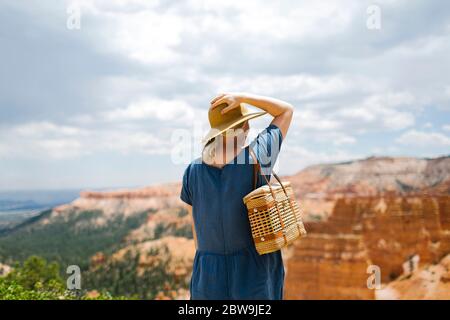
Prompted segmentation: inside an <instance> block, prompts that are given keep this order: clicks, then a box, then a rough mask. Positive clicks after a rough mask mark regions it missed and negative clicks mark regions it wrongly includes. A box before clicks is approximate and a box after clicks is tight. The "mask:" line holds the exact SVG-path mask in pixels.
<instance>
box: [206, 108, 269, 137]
mask: <svg viewBox="0 0 450 320" xmlns="http://www.w3.org/2000/svg"><path fill="white" fill-rule="evenodd" d="M265 114H267V112H266V111H262V112H254V113H249V114H247V115H245V116H242V117H241V118H239V119H237V120H234V121H231V122H228V123H224V124H222V125H220V126H219V127H217V128H211V129H210V130H209V132H208V133H207V134H206V136H205V137H204V138H203V139H202V144H203V145H206V144H207V143H208V142H209V141H210V140H212V139H214V138H215V137H217V136H219V135H221V134H222V133H224V132H225V131H227V130H230V129H232V128H234V127H236V126H238V125H239V124H241V123H243V122H245V121H247V120H250V119H254V118H258V117H261V116H263V115H265Z"/></svg>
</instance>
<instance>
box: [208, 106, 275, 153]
mask: <svg viewBox="0 0 450 320" xmlns="http://www.w3.org/2000/svg"><path fill="white" fill-rule="evenodd" d="M226 107H227V104H226V103H222V104H220V105H218V106H217V107H215V108H213V109H209V112H208V118H209V124H210V125H211V130H209V132H208V133H207V134H206V136H205V137H204V138H203V140H202V142H203V145H205V144H207V143H208V142H209V141H211V139H214V138H215V137H217V136H218V135H220V134H222V133H224V132H225V131H227V130H229V129H233V128H235V127H237V126H239V125H240V124H243V123H244V122H245V121H247V120H250V119H254V118H257V117H260V116H263V115H265V114H266V113H267V112H265V111H261V112H250V111H249V110H248V109H247V107H245V106H244V105H242V104H240V105H239V106H238V107H236V108H234V109H232V110H230V111H228V112H227V113H225V114H222V113H221V112H222V110H223V109H224V108H226Z"/></svg>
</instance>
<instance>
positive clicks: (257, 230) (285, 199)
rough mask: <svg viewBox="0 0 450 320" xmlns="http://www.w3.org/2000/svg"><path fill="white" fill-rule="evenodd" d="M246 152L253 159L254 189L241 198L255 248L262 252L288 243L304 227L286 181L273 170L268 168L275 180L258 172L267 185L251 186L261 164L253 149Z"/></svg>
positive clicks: (276, 249) (289, 185)
mask: <svg viewBox="0 0 450 320" xmlns="http://www.w3.org/2000/svg"><path fill="white" fill-rule="evenodd" d="M250 154H251V156H252V158H253V161H254V163H255V165H254V172H253V174H254V181H253V189H254V190H253V191H252V192H250V193H249V194H247V195H246V196H245V197H244V198H243V200H244V204H245V205H246V206H247V210H248V218H249V220H250V227H251V230H252V237H253V241H254V242H255V246H256V251H257V252H258V253H259V254H260V255H262V254H266V253H271V252H275V251H278V250H280V249H281V248H283V247H285V246H287V245H289V244H291V243H292V242H293V241H294V240H296V239H297V238H300V237H303V236H305V235H306V230H305V227H304V225H303V221H302V218H301V214H300V207H299V206H298V204H297V201H296V200H295V198H294V192H293V190H292V187H291V183H290V182H281V180H280V178H279V177H278V176H277V175H276V174H275V172H271V174H272V175H273V176H274V177H275V179H277V181H278V183H275V184H271V183H270V181H269V180H267V177H266V176H265V175H263V174H262V173H261V175H262V176H263V177H264V179H265V180H266V182H267V185H264V186H262V187H259V188H257V189H255V188H256V181H257V177H258V172H260V170H261V166H260V164H259V162H258V160H257V159H256V156H255V154H254V153H253V150H250ZM269 179H270V176H269Z"/></svg>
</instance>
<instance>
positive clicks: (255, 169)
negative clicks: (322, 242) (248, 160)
mask: <svg viewBox="0 0 450 320" xmlns="http://www.w3.org/2000/svg"><path fill="white" fill-rule="evenodd" d="M249 152H250V155H251V156H252V158H253V161H254V165H253V190H255V189H256V184H257V181H258V172H260V173H261V175H262V176H263V177H264V179H265V180H266V182H267V186H268V187H269V190H270V193H271V194H272V197H273V199H274V200H275V207H276V209H277V214H278V218H279V219H280V224H281V227H282V228H283V229H284V222H283V218H282V216H281V213H280V209H279V208H278V201H276V199H275V192H273V189H272V185H271V184H270V176H271V175H273V176H274V177H275V179H277V181H278V183H279V184H280V186H281V188H282V189H283V192H284V194H285V195H286V198H287V200H288V203H289V206H290V207H291V210H292V213H293V214H294V218H295V222H296V224H297V228H298V231H299V232H301V231H300V227H299V223H298V220H297V215H296V214H295V211H294V207H293V206H292V202H291V198H290V197H289V196H288V194H287V192H286V189H285V187H284V186H283V183H281V179H280V178H279V177H278V175H277V174H276V173H275V172H273V170H270V175H269V180H268V179H267V177H266V175H264V174H263V173H262V171H261V165H260V163H259V161H258V159H257V158H256V155H255V153H254V152H253V150H252V149H251V148H249ZM283 237H284V242H285V243H287V239H286V235H285V234H284V233H283Z"/></svg>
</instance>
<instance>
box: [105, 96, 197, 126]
mask: <svg viewBox="0 0 450 320" xmlns="http://www.w3.org/2000/svg"><path fill="white" fill-rule="evenodd" d="M104 117H105V118H106V119H107V120H110V121H127V120H143V119H153V120H156V121H173V122H181V123H189V122H190V121H192V120H193V119H194V118H195V110H194V108H192V107H191V106H190V105H189V104H187V103H186V102H185V101H180V100H178V101H177V100H161V99H145V100H141V101H138V102H134V103H131V104H130V105H129V106H127V107H126V108H119V109H114V110H111V111H107V112H105V113H104Z"/></svg>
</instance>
